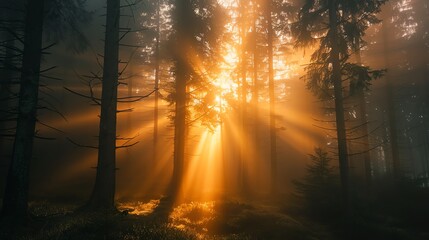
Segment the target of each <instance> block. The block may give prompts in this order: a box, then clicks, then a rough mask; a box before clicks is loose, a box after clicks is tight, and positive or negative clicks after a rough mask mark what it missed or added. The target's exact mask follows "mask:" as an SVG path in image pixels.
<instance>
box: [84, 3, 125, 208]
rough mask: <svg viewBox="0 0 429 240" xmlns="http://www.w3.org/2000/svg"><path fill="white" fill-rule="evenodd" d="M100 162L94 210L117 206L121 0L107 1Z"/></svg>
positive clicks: (91, 203) (89, 203) (93, 198)
mask: <svg viewBox="0 0 429 240" xmlns="http://www.w3.org/2000/svg"><path fill="white" fill-rule="evenodd" d="M106 9H107V12H106V31H105V38H104V39H105V44H104V64H103V79H102V93H101V114H100V130H99V142H98V163H97V175H96V179H95V185H94V188H93V191H92V194H91V197H90V200H89V202H88V207H90V208H91V209H96V210H97V209H100V210H114V209H115V204H114V203H115V184H116V173H115V172H116V114H117V100H118V84H119V82H118V76H119V75H118V61H119V19H120V0H107V8H106Z"/></svg>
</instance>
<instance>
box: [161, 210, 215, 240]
mask: <svg viewBox="0 0 429 240" xmlns="http://www.w3.org/2000/svg"><path fill="white" fill-rule="evenodd" d="M214 205H215V202H191V203H184V204H181V205H179V206H178V207H176V208H175V209H174V210H173V212H172V213H171V214H170V217H169V218H170V219H169V221H170V224H171V226H173V227H175V228H177V229H181V230H185V231H192V232H195V233H196V234H198V235H200V236H201V234H205V233H207V231H208V229H207V227H208V225H209V224H210V223H211V222H212V221H213V220H214V214H215V212H214Z"/></svg>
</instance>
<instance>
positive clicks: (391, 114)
mask: <svg viewBox="0 0 429 240" xmlns="http://www.w3.org/2000/svg"><path fill="white" fill-rule="evenodd" d="M391 7H392V6H391V4H389V3H387V4H386V9H387V11H386V15H387V16H386V17H385V21H384V22H383V26H382V34H383V48H384V49H383V51H384V62H385V64H386V68H387V69H390V68H391V63H390V59H389V31H390V26H389V25H390V24H389V22H388V19H389V18H390V17H391ZM385 79H386V94H387V99H386V103H387V117H388V122H389V141H390V151H391V154H392V175H393V179H394V180H395V181H397V180H399V179H400V177H401V162H400V160H399V148H398V134H397V126H396V125H397V123H396V114H395V102H394V94H393V85H392V78H391V75H390V73H389V72H387V73H386V75H385Z"/></svg>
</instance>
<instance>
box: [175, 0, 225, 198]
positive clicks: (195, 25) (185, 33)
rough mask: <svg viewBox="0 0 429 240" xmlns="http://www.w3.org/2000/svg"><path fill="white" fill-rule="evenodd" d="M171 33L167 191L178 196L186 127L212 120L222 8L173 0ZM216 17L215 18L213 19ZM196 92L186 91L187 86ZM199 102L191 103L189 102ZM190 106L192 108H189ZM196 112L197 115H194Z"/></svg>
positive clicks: (205, 1)
mask: <svg viewBox="0 0 429 240" xmlns="http://www.w3.org/2000/svg"><path fill="white" fill-rule="evenodd" d="M174 7H175V9H174V13H173V19H174V31H175V32H174V34H173V35H172V38H173V41H174V44H172V47H173V49H172V52H173V59H174V62H175V69H174V70H175V71H174V74H175V82H174V92H173V93H172V98H171V100H173V101H174V103H175V112H174V129H175V130H174V169H173V178H172V181H171V188H170V194H171V195H172V196H173V197H177V194H178V193H179V189H180V186H181V184H182V181H183V174H184V170H185V164H184V162H185V142H186V133H187V128H188V127H189V126H190V125H191V124H192V123H193V122H195V121H196V120H200V121H202V122H203V123H204V124H206V125H211V124H212V123H213V119H211V116H213V113H214V112H213V105H214V102H213V101H214V99H213V98H211V96H212V93H211V91H212V90H213V88H212V83H210V82H209V79H210V77H211V73H212V72H213V71H215V70H216V64H217V62H216V61H213V59H216V54H217V53H218V52H217V50H218V46H219V36H220V34H219V33H221V31H222V28H223V24H224V19H222V18H221V17H220V16H222V9H221V7H220V6H219V4H218V3H217V1H214V0H195V1H191V0H186V1H176V4H175V6H174ZM215 19H216V20H215ZM191 88H192V89H195V91H188V89H191ZM194 100H195V102H198V103H197V104H192V102H194ZM191 109H192V110H193V111H191ZM196 114H197V116H195V115H196Z"/></svg>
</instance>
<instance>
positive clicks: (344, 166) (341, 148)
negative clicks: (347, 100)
mask: <svg viewBox="0 0 429 240" xmlns="http://www.w3.org/2000/svg"><path fill="white" fill-rule="evenodd" d="M337 4H338V3H337V1H331V4H330V7H329V33H330V34H329V36H328V37H329V38H330V39H331V43H332V49H331V53H330V60H331V62H332V78H333V79H332V82H333V83H334V96H335V118H336V119H335V120H336V125H337V141H338V157H339V165H340V178H341V187H342V196H343V199H342V200H343V204H344V207H345V209H346V210H349V201H350V199H349V163H348V153H347V137H346V127H345V118H344V104H343V87H342V79H341V65H340V53H339V50H338V45H337V43H338V15H337V11H336V5H337Z"/></svg>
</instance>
